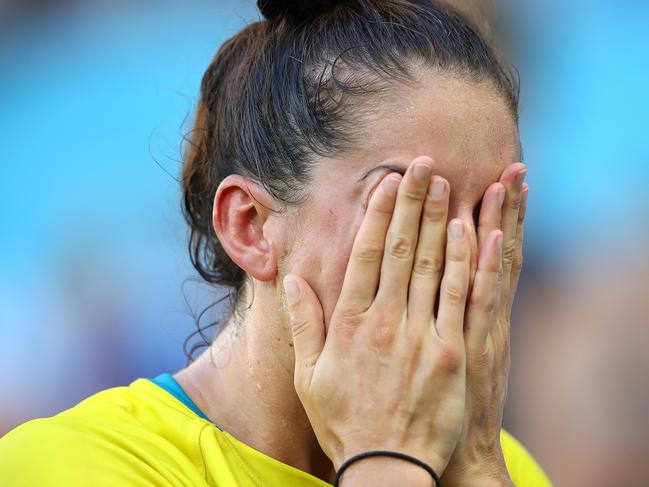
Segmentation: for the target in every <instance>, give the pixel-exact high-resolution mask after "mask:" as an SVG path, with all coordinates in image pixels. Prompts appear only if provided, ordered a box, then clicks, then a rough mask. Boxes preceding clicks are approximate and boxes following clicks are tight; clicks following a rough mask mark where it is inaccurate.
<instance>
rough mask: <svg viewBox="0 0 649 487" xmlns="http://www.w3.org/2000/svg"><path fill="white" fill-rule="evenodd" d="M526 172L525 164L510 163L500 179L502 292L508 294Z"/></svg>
mask: <svg viewBox="0 0 649 487" xmlns="http://www.w3.org/2000/svg"><path fill="white" fill-rule="evenodd" d="M526 174H527V167H526V166H525V164H523V163H520V162H517V163H516V164H512V165H511V166H509V167H508V168H507V169H505V172H504V173H503V176H502V178H501V180H500V182H502V183H503V184H504V185H505V188H506V190H507V191H506V195H505V203H504V205H503V217H502V230H503V233H504V236H503V288H502V289H503V292H504V293H505V295H506V296H509V290H510V289H511V271H512V265H513V262H514V251H515V249H516V230H517V225H518V213H519V210H520V205H521V189H522V185H523V180H524V179H525V175H526Z"/></svg>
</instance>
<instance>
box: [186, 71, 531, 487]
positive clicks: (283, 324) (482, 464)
mask: <svg viewBox="0 0 649 487" xmlns="http://www.w3.org/2000/svg"><path fill="white" fill-rule="evenodd" d="M377 111H378V116H373V117H372V119H371V123H369V124H367V126H366V127H364V133H362V140H363V147H362V150H358V151H356V152H352V153H349V154H345V156H344V158H343V157H341V158H340V159H326V160H322V161H321V162H320V163H319V164H317V165H316V167H315V168H314V173H313V181H312V184H311V186H310V188H307V193H308V195H309V198H308V199H307V201H306V202H305V203H303V204H301V205H299V206H289V207H286V208H281V205H279V203H278V202H277V201H275V200H274V199H273V198H272V197H271V196H270V195H269V194H268V193H267V192H266V191H265V190H264V189H263V187H261V186H260V185H258V184H256V183H254V182H252V181H250V180H248V179H246V178H243V177H242V176H239V175H232V176H228V178H226V179H225V180H224V181H223V182H222V183H221V185H220V186H219V188H218V191H217V193H216V195H215V199H214V219H213V223H214V229H215V232H216V234H217V235H218V237H219V240H220V242H221V243H222V245H223V247H224V248H225V250H226V251H227V252H228V255H229V256H230V257H231V258H232V260H233V261H234V262H236V263H237V265H239V266H240V267H241V268H242V269H244V270H245V271H246V272H247V273H248V275H249V276H250V278H251V280H252V282H253V283H254V287H255V289H254V301H253V302H252V305H251V306H250V309H248V310H246V311H245V313H244V314H243V316H242V319H243V324H242V325H243V326H236V325H234V324H232V325H230V326H228V327H227V328H226V329H225V330H224V331H223V332H222V333H221V334H220V335H219V336H218V338H217V339H216V340H215V341H214V343H213V344H212V346H211V347H210V349H208V350H207V351H206V352H205V353H204V354H203V355H201V356H200V357H199V358H198V359H197V360H196V361H195V362H193V363H192V364H191V365H190V366H189V367H187V368H185V369H183V370H181V371H179V372H178V373H177V374H175V375H174V377H175V378H176V379H177V380H178V381H179V383H180V384H181V386H183V388H185V389H186V391H187V392H188V394H189V396H190V397H191V398H192V399H193V400H194V401H195V402H196V403H197V405H198V406H199V408H201V410H203V411H204V412H205V413H206V415H207V416H208V417H209V418H210V419H211V420H212V421H213V422H214V423H216V424H217V425H219V426H220V427H221V428H222V429H224V430H226V431H228V432H230V433H231V434H232V435H233V436H235V437H237V438H238V439H240V440H241V441H243V442H245V443H247V444H249V445H250V446H252V447H253V448H256V449H257V450H259V451H261V452H263V453H265V454H267V455H270V456H272V457H274V458H276V459H278V460H280V461H282V462H284V463H287V464H289V465H292V466H295V467H297V468H299V469H301V470H304V471H307V472H310V473H311V474H313V475H315V476H317V477H320V478H322V479H324V480H327V481H332V480H333V474H334V472H335V468H336V467H337V466H338V465H337V463H339V461H338V459H333V460H332V459H331V458H330V457H329V456H327V454H326V453H325V451H323V448H322V447H321V445H320V443H319V442H318V438H317V436H316V434H315V432H314V428H313V426H312V424H311V422H310V421H309V417H308V416H307V414H306V412H305V406H304V404H303V402H302V401H301V400H300V397H299V396H298V393H297V392H296V385H295V381H296V375H295V360H296V358H295V352H294V347H293V338H292V331H291V320H290V316H289V312H288V309H287V306H286V297H285V295H284V289H283V285H282V281H283V278H284V277H285V276H286V275H287V274H289V273H290V274H291V275H293V276H298V277H299V279H301V281H300V282H301V283H302V284H301V285H308V286H309V289H310V290H311V291H312V292H313V296H316V297H317V301H318V303H319V305H320V306H321V310H322V312H321V314H322V323H323V325H324V330H323V333H326V334H328V333H329V330H327V326H328V324H329V323H330V322H331V319H332V315H334V311H335V309H336V305H337V302H338V300H339V297H340V296H341V289H342V288H343V281H344V279H345V274H346V271H347V267H348V263H349V261H350V255H351V253H352V247H353V245H354V241H355V239H356V237H357V234H358V232H359V229H360V228H361V224H362V223H363V221H364V219H365V218H366V215H367V209H368V203H369V201H370V197H371V196H373V194H374V192H375V191H376V190H377V188H378V187H379V184H380V182H381V181H382V180H383V179H385V178H386V176H387V175H388V174H389V173H390V172H394V171H391V170H390V169H382V170H377V171H374V172H372V173H371V174H370V175H369V176H367V177H366V178H365V179H362V181H359V180H360V179H361V178H362V177H363V176H364V175H365V174H366V173H367V172H368V171H370V170H371V169H373V168H375V167H376V166H379V165H382V164H392V165H393V166H394V168H395V169H396V170H397V172H404V173H406V171H407V170H408V168H410V167H411V166H412V165H413V164H414V163H415V162H417V161H419V162H422V161H423V162H425V163H426V164H429V165H430V166H431V168H432V173H433V177H431V178H430V181H434V180H435V177H437V178H439V177H441V178H442V179H441V180H442V181H444V185H445V194H446V197H448V198H449V199H448V203H447V205H448V206H447V218H448V220H447V221H449V222H450V221H451V220H452V219H454V218H460V219H462V220H463V221H464V222H465V223H466V252H467V269H468V274H469V282H468V290H467V293H468V296H467V299H468V297H469V296H470V297H472V298H473V300H474V301H475V302H474V303H473V304H472V305H470V306H469V307H468V309H467V313H466V318H465V322H464V328H465V331H464V333H465V334H467V331H466V330H467V329H469V330H471V329H473V330H477V331H475V332H469V334H468V335H467V336H466V337H465V339H464V340H463V342H464V345H465V347H466V374H467V378H466V384H467V394H466V413H465V415H464V419H463V420H462V426H461V432H460V434H459V438H458V442H457V446H456V448H455V450H454V452H453V454H452V456H451V457H450V459H447V460H448V465H445V467H446V470H445V472H444V476H443V477H442V480H443V482H444V485H490V484H493V485H511V483H509V484H508V482H509V480H508V479H509V478H508V475H507V472H506V469H505V466H504V460H503V458H502V452H501V451H500V445H499V441H498V435H497V433H498V432H499V430H500V424H501V422H502V406H503V404H504V400H505V396H506V382H507V375H508V370H509V360H508V358H509V350H508V336H509V331H508V330H509V315H510V311H511V301H512V300H513V294H514V291H515V287H516V283H517V279H518V272H519V270H520V264H521V262H522V258H521V255H522V251H521V239H522V226H521V222H519V216H520V215H521V214H524V211H522V212H521V211H519V209H518V208H519V206H520V205H521V201H522V199H524V198H522V195H523V194H526V193H527V190H528V188H527V185H520V184H519V185H517V184H516V183H515V178H516V175H517V174H518V173H519V171H521V170H522V169H525V166H524V165H523V164H521V163H519V162H517V161H519V160H520V158H521V154H520V144H519V138H518V131H517V127H516V124H515V122H514V120H513V118H512V116H511V114H510V112H509V109H508V107H507V104H506V102H505V100H504V97H503V96H502V95H501V94H500V93H499V92H497V91H496V90H495V89H494V88H493V87H492V86H491V85H490V84H489V83H488V82H477V83H476V82H473V81H467V80H463V79H460V78H457V77H455V76H451V75H448V74H444V73H439V72H427V73H423V74H422V78H421V82H420V83H419V84H418V85H417V86H416V87H415V88H408V89H407V90H403V91H402V92H398V93H397V92H395V93H394V95H393V96H390V97H386V99H385V100H384V102H383V103H382V104H381V105H380V107H379V108H377ZM411 171H412V169H411ZM411 171H410V172H411ZM410 172H408V173H407V174H410ZM341 175H344V177H341ZM406 177H408V176H406ZM503 190H504V192H505V193H506V198H505V202H504V207H503V209H502V210H501V209H500V205H499V204H498V193H499V192H502V191H503ZM483 199H484V201H483ZM481 201H483V202H482V211H481V213H480V228H476V225H475V222H474V219H473V213H474V208H475V207H476V205H477V204H479V203H480V202H481ZM270 209H282V211H281V212H280V213H277V212H274V211H270ZM501 212H502V216H501ZM501 226H502V230H503V232H501V233H499V230H498V229H499V228H501ZM517 229H518V230H519V231H518V232H517ZM502 233H504V235H503V237H504V255H503V264H502V268H501V275H502V279H500V280H499V282H501V284H500V285H499V287H498V288H497V289H496V288H494V290H493V291H492V292H491V293H492V294H494V295H495V294H496V293H499V297H498V299H497V300H496V299H493V300H492V299H490V296H487V294H489V293H486V292H483V293H482V296H478V297H477V298H476V297H475V296H474V295H473V293H472V289H473V286H474V285H475V284H474V281H475V278H476V272H477V270H478V262H479V260H480V257H481V251H483V254H482V255H485V256H486V255H487V254H488V253H489V252H491V253H492V255H493V252H494V250H493V249H495V248H496V247H495V238H496V236H497V235H499V234H502ZM517 236H518V240H517ZM323 242H326V245H323ZM489 242H490V243H489ZM485 249H486V250H485ZM489 249H491V251H490V250H489ZM487 261H488V259H487V258H486V257H485V262H487ZM492 261H493V262H495V260H494V259H493V258H492ZM514 261H516V262H514ZM491 267H492V269H491V271H493V272H496V268H494V267H493V264H491ZM493 272H492V273H493ZM485 275H486V274H485ZM478 276H480V274H478ZM491 287H494V286H491ZM487 288H488V286H486V284H485V285H483V286H482V287H480V288H479V289H487ZM304 289H306V287H305V288H304ZM251 295H252V294H251V289H250V288H249V287H247V288H246V296H251ZM431 295H432V294H431ZM492 297H493V296H492ZM478 298H479V299H478ZM486 301H493V302H492V303H491V305H492V306H491V308H489V306H487V305H485V302H486ZM244 304H245V306H244V307H247V306H248V305H249V304H250V301H249V300H247V301H246V302H245V303H244ZM430 304H431V305H432V300H431V301H430ZM436 304H439V303H436ZM408 306H409V308H408V310H409V314H410V313H413V312H416V311H417V310H418V309H420V308H421V307H422V306H425V303H423V302H422V301H421V300H420V301H419V303H418V304H413V303H410V302H409V303H408ZM487 308H489V309H490V310H492V311H494V312H493V313H492V314H489V313H488V312H487V311H488V310H487ZM496 310H497V312H496ZM436 311H437V310H435V312H436ZM487 315H489V316H490V317H491V316H492V315H493V320H492V319H491V318H490V319H486V318H485V316H487ZM476 337H478V338H476ZM485 384H486V386H485ZM490 384H493V387H492V386H491V385H490ZM251 397H255V398H257V400H255V401H251V400H246V399H248V398H251ZM330 454H331V453H330ZM376 461H382V462H384V463H383V465H386V464H389V462H394V461H396V462H399V460H393V459H385V458H382V459H380V460H379V459H368V460H365V461H363V462H359V464H358V465H359V466H353V467H350V470H349V472H350V474H351V473H352V472H354V469H355V470H356V474H359V475H360V474H361V473H362V470H363V468H365V467H362V466H361V465H362V464H365V465H367V466H372V464H373V462H374V463H376ZM332 462H333V463H332ZM408 473H409V475H412V476H413V477H412V478H413V479H414V478H415V477H417V478H418V479H419V480H423V479H422V477H421V472H419V471H416V470H414V469H412V468H411V467H409V470H408ZM424 473H425V472H424ZM346 475H347V474H346ZM351 477H353V475H350V478H351ZM402 478H403V477H402ZM424 479H425V477H424ZM427 481H428V482H429V481H430V478H428V479H427ZM487 482H488V483H487ZM413 485H414V484H413ZM424 485H426V484H424Z"/></svg>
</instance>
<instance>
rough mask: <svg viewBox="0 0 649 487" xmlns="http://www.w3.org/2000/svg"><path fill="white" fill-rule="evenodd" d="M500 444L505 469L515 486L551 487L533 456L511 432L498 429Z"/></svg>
mask: <svg viewBox="0 0 649 487" xmlns="http://www.w3.org/2000/svg"><path fill="white" fill-rule="evenodd" d="M500 444H501V446H502V449H503V454H504V456H505V463H506V464H507V471H508V472H509V476H510V477H511V479H512V481H513V482H514V485H516V487H551V486H552V483H551V482H550V479H549V478H548V476H547V475H546V474H545V472H544V471H543V469H542V468H541V466H540V465H539V464H538V462H537V461H536V460H535V459H534V457H533V456H532V455H531V454H530V453H529V452H528V451H527V450H526V449H525V447H524V446H523V445H522V444H521V442H520V441H518V440H517V439H516V438H514V436H512V434H511V433H509V432H508V431H506V430H505V429H501V430H500Z"/></svg>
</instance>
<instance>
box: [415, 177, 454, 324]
mask: <svg viewBox="0 0 649 487" xmlns="http://www.w3.org/2000/svg"><path fill="white" fill-rule="evenodd" d="M449 193H450V185H449V184H448V181H446V180H445V179H444V178H442V177H440V176H435V177H434V178H433V181H432V183H431V184H430V186H429V188H428V196H427V198H426V201H425V203H424V209H423V214H422V217H421V225H420V229H419V239H418V241H417V250H416V252H415V260H414V263H413V266H412V275H411V277H410V288H409V290H408V316H409V317H410V316H411V317H412V322H413V323H421V324H422V325H423V326H428V324H429V323H430V321H431V319H432V318H433V307H434V305H435V296H436V294H437V291H438V289H439V282H440V280H441V277H442V269H443V268H444V248H445V247H446V224H447V222H446V220H447V218H448V202H449Z"/></svg>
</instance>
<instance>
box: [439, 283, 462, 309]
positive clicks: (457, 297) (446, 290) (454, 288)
mask: <svg viewBox="0 0 649 487" xmlns="http://www.w3.org/2000/svg"><path fill="white" fill-rule="evenodd" d="M442 297H443V299H444V300H445V301H448V302H449V303H451V304H463V303H464V302H465V301H466V289H465V288H464V287H463V286H460V285H459V283H446V284H445V285H444V286H443V287H442Z"/></svg>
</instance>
